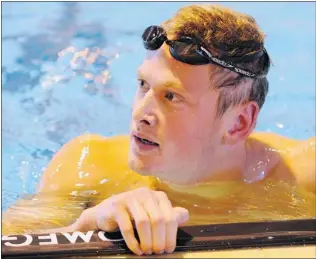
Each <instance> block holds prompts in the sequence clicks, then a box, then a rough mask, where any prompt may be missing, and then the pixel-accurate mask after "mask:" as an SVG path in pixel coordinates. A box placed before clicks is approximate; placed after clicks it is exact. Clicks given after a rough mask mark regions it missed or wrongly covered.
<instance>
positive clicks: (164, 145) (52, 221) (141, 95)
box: [2, 4, 316, 255]
mask: <svg viewBox="0 0 316 259" xmlns="http://www.w3.org/2000/svg"><path fill="white" fill-rule="evenodd" d="M142 36H143V43H144V47H145V48H146V53H147V54H146V57H145V58H144V60H143V62H142V64H141V65H140V67H139V68H138V71H137V73H138V81H137V91H136V96H135V101H134V104H133V114H132V119H131V130H130V134H129V135H128V136H115V137H109V138H107V137H103V136H99V135H94V134H89V135H83V136H79V137H77V138H75V139H73V140H71V141H70V142H68V143H67V144H65V145H64V146H63V147H62V148H61V149H60V150H59V151H58V152H57V153H56V155H55V156H54V157H53V159H52V160H51V162H50V163H49V164H48V166H47V168H46V170H45V172H44V174H43V176H42V178H41V181H40V183H39V186H38V190H37V193H36V195H35V196H34V197H33V198H32V199H28V200H26V199H24V200H23V199H21V200H19V201H18V202H17V203H16V204H15V205H14V206H12V207H11V208H9V209H8V210H7V211H6V212H4V214H3V226H2V227H3V233H4V234H8V233H21V232H28V233H38V232H42V233H43V232H44V233H46V232H47V233H49V232H67V231H69V232H73V231H86V230H93V229H100V230H104V231H113V230H115V229H117V228H119V229H120V230H121V232H122V235H123V237H124V239H125V241H126V244H127V246H128V247H129V248H130V250H131V251H132V252H134V253H135V254H138V255H142V254H152V253H155V254H161V253H172V252H173V251H174V249H175V246H176V234H177V229H178V227H179V226H181V225H184V224H187V225H192V224H201V223H206V224H207V223H208V224H210V223H213V222H219V221H220V220H221V221H222V222H224V221H225V220H227V221H236V220H238V219H237V218H236V217H239V219H241V220H242V219H243V220H246V221H247V220H251V217H253V218H252V219H253V220H258V219H271V220H273V219H275V216H274V215H278V214H277V213H274V212H275V211H277V212H278V213H279V212H281V211H282V210H283V209H284V211H286V213H287V214H286V215H291V214H290V213H293V214H295V213H297V212H296V209H295V207H293V206H294V205H293V206H292V207H291V206H288V203H287V202H290V201H291V199H294V198H293V193H290V192H287V191H285V190H287V189H286V188H285V187H284V186H292V187H295V188H296V189H297V190H302V192H303V191H304V192H306V193H309V194H310V195H314V193H315V189H316V188H315V140H316V139H315V137H314V138H311V139H307V140H304V141H298V140H293V139H288V138H285V137H282V136H279V135H276V134H273V133H265V132H253V131H254V128H255V126H256V122H257V118H258V115H259V112H260V110H261V108H262V106H263V104H264V102H265V98H266V95H267V93H268V80H267V78H266V76H267V74H268V71H269V67H270V59H269V56H268V54H267V51H266V49H265V47H264V34H263V32H262V31H261V30H260V28H259V27H258V25H257V24H256V22H255V20H254V19H253V18H252V17H250V16H248V15H245V14H241V13H237V12H235V11H232V10H230V9H227V8H223V7H220V6H214V5H209V4H207V5H191V6H187V7H184V8H181V9H180V10H179V11H178V12H177V13H176V14H175V16H174V17H172V18H171V19H169V20H167V21H165V22H164V23H163V24H162V25H161V26H155V25H152V26H149V27H148V28H147V29H146V30H145V31H144V33H143V35H142ZM272 183H273V184H272ZM78 197H80V198H78ZM76 199H78V200H77V203H76V206H72V204H73V203H72V202H73V200H76ZM268 200H269V201H268ZM278 200H279V201H281V202H277V201H278ZM282 204H283V205H282ZM203 206H204V207H203ZM251 206H252V207H251ZM312 209H313V208H311V210H312ZM251 210H253V211H256V210H257V212H256V213H257V214H256V213H254V214H256V216H254V215H252V216H251V215H250V214H251V213H249V211H251ZM243 211H248V212H247V213H248V214H249V215H248V214H242V212H243ZM272 212H273V213H274V214H273V213H272ZM304 212H306V210H304ZM205 213H206V214H205ZM284 213H285V212H284ZM203 215H204V216H205V215H206V217H203ZM271 215H272V216H271ZM281 215H282V214H281ZM284 215H285V214H284ZM312 215H313V214H312ZM269 217H270V218H269ZM289 217H290V216H287V218H289ZM298 217H299V215H298ZM133 224H135V227H136V230H137V232H138V234H139V240H140V241H139V242H138V241H137V239H136V238H135V233H134V229H133Z"/></svg>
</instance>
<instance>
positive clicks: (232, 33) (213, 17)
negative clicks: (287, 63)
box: [162, 4, 269, 116]
mask: <svg viewBox="0 0 316 259" xmlns="http://www.w3.org/2000/svg"><path fill="white" fill-rule="evenodd" d="M162 26H163V27H164V29H165V30H166V32H167V35H168V38H170V39H176V38H179V37H181V36H190V37H195V38H198V39H199V40H200V41H202V42H203V44H204V45H205V46H206V47H207V48H208V49H209V50H210V51H211V52H212V54H213V55H217V56H219V57H221V55H222V56H223V55H224V56H226V57H236V56H243V55H245V54H249V53H255V52H258V51H260V50H262V48H263V44H264V37H265V35H264V34H263V32H262V31H261V30H260V28H259V26H258V25H257V23H256V21H255V19H254V18H252V17H251V16H249V15H246V14H242V13H239V12H235V11H233V10H231V9H229V8H225V7H222V6H218V5H211V4H202V5H190V6H186V7H183V8H181V9H179V11H178V12H177V13H176V14H175V15H174V16H173V17H172V18H171V19H169V20H167V21H165V22H164V23H163V24H162ZM263 59H264V57H261V58H258V59H257V60H254V61H247V62H237V63H236V62H234V64H236V65H238V66H239V67H240V68H244V69H248V70H250V71H252V72H254V73H261V72H262V71H263V70H264V65H263V63H264V62H265V61H264V60H263ZM224 60H225V59H224ZM210 78H211V80H210V85H211V86H212V87H214V88H215V89H216V90H218V91H220V94H219V99H218V109H217V111H218V112H217V114H218V115H219V116H221V115H222V114H224V113H225V111H226V110H228V109H229V108H231V107H233V106H235V105H238V104H242V103H245V102H248V101H255V102H257V103H258V106H259V108H261V107H262V105H263V103H264V101H265V98H266V95H267V93H268V88H269V84H268V80H267V79H266V78H256V79H251V78H247V77H244V76H242V75H240V74H237V73H235V72H232V71H230V70H228V69H226V68H223V67H220V66H216V65H213V64H211V65H210Z"/></svg>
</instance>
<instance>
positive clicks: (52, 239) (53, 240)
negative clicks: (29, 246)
mask: <svg viewBox="0 0 316 259" xmlns="http://www.w3.org/2000/svg"><path fill="white" fill-rule="evenodd" d="M38 239H39V240H42V239H50V241H47V242H39V245H58V241H57V236H56V234H49V235H47V236H38Z"/></svg>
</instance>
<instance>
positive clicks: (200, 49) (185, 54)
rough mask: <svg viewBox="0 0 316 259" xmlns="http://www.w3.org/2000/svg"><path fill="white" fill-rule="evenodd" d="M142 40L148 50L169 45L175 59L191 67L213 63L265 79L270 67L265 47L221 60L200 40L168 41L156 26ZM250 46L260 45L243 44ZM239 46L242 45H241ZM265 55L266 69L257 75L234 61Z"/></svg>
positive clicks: (146, 30) (252, 76)
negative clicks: (164, 44)
mask: <svg viewBox="0 0 316 259" xmlns="http://www.w3.org/2000/svg"><path fill="white" fill-rule="evenodd" d="M142 39H143V44H144V47H145V49H148V50H157V49H159V48H160V47H161V46H162V45H163V43H166V44H168V45H169V46H170V48H169V50H170V54H171V55H172V57H173V58H175V59H176V60H178V61H181V62H183V63H186V64H190V65H206V64H210V63H213V64H216V65H218V66H221V67H224V68H227V69H230V70H232V71H234V72H236V73H238V74H241V75H243V76H247V77H250V78H258V77H259V78H263V77H265V76H266V75H267V73H268V71H269V67H270V58H269V55H268V53H267V51H266V49H265V48H263V47H262V48H261V50H259V51H256V52H254V53H249V54H246V55H243V56H241V57H236V56H234V57H232V56H226V57H225V58H223V56H224V55H222V57H221V58H219V57H218V56H213V55H212V53H211V52H210V51H209V50H207V48H206V47H205V46H204V45H203V44H202V42H201V41H200V40H198V39H196V38H192V37H187V36H183V37H180V38H179V39H177V40H168V38H167V34H166V32H165V30H164V29H163V28H162V27H160V26H154V25H152V26H149V27H148V28H147V29H145V31H144V33H143V35H142ZM249 44H258V43H254V42H253V41H248V42H245V43H243V46H244V47H247V46H249ZM239 46H241V45H240V44H239ZM252 46H253V45H252ZM230 47H231V46H230ZM226 48H227V45H226ZM263 55H266V57H265V58H264V64H263V66H264V69H263V72H262V73H261V74H256V73H253V72H251V71H249V70H246V69H242V68H240V67H238V66H236V65H235V64H234V63H233V62H234V61H235V62H236V61H237V62H247V61H251V60H255V59H257V58H260V57H262V56H263Z"/></svg>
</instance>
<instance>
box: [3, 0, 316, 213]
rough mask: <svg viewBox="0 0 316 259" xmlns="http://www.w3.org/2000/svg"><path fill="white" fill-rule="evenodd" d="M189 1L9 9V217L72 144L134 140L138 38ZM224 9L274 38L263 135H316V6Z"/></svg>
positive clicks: (5, 49)
mask: <svg viewBox="0 0 316 259" xmlns="http://www.w3.org/2000/svg"><path fill="white" fill-rule="evenodd" d="M188 4H189V3H188V2H186V3H182V2H172V3H163V2H154V3H136V2H135V3H132V2H131V3H122V2H121V3H115V2H107V3H101V2H95V3H88V2H79V3H75V2H67V3H62V2H42V3H41V2H29V3H23V2H18V3H12V2H5V3H3V4H2V15H3V20H2V23H3V24H2V51H3V52H2V55H3V56H2V163H3V166H2V180H3V182H2V197H3V198H2V199H3V200H2V210H4V209H5V208H7V207H8V206H9V205H10V204H12V203H13V202H14V201H15V200H16V199H17V197H19V196H20V195H23V194H27V193H32V192H34V190H35V187H36V184H37V182H38V180H39V178H40V176H41V173H42V170H43V168H44V167H45V165H46V164H47V163H48V161H49V160H50V159H51V157H52V155H53V154H54V152H56V151H57V150H58V149H59V148H60V146H61V145H62V144H63V143H65V142H66V141H68V140H69V139H71V138H72V137H74V136H77V135H79V134H82V133H84V132H94V133H100V134H103V135H107V136H109V135H113V134H121V133H127V131H128V127H129V117H130V112H131V103H132V99H133V94H134V91H135V83H136V76H135V74H136V73H135V71H136V67H137V65H138V64H140V62H141V60H142V57H143V55H144V49H143V47H142V43H141V41H140V36H141V33H142V31H143V29H144V28H145V27H146V26H147V25H150V24H159V23H161V22H162V21H163V20H165V19H167V18H168V17H170V16H171V15H172V14H173V13H174V12H175V11H176V10H177V9H178V8H179V7H181V6H184V5H188ZM222 4H223V5H226V6H230V7H232V8H234V9H236V10H239V11H242V12H246V13H249V14H251V15H252V16H253V17H255V18H256V20H257V22H258V23H259V25H260V26H261V27H262V29H263V30H264V31H265V33H266V34H267V39H266V47H267V49H268V51H269V53H270V55H271V57H272V59H273V63H274V66H273V67H272V69H271V73H270V75H269V80H270V92H269V96H268V99H267V102H266V104H265V106H264V108H263V110H262V113H261V117H260V119H259V123H258V125H257V129H256V130H262V131H273V132H277V133H280V134H283V135H285V136H288V137H293V138H297V139H304V138H308V137H311V136H313V135H315V95H316V94H315V3H293V2H289V3H285V2H280V3H276V2H275V3H273V2H271V3H246V2H245V3H228V2H226V3H222Z"/></svg>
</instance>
